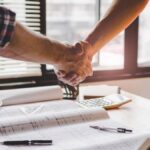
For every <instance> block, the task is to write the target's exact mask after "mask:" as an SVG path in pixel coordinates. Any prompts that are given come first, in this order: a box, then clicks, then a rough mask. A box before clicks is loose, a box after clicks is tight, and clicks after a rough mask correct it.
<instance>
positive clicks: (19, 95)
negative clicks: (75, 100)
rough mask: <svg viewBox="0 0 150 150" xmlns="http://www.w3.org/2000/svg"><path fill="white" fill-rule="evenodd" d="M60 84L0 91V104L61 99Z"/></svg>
mask: <svg viewBox="0 0 150 150" xmlns="http://www.w3.org/2000/svg"><path fill="white" fill-rule="evenodd" d="M62 98H63V93H62V90H61V87H60V86H46V87H34V88H23V89H12V90H2V91H0V102H1V105H3V106H6V105H15V104H24V103H33V102H40V101H48V100H57V99H62Z"/></svg>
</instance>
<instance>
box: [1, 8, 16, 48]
mask: <svg viewBox="0 0 150 150" xmlns="http://www.w3.org/2000/svg"><path fill="white" fill-rule="evenodd" d="M15 17H16V14H15V13H14V12H12V11H11V10H9V9H7V8H4V7H0V47H5V46H6V45H7V44H8V43H9V42H10V40H11V37H12V33H13V31H14V26H15Z"/></svg>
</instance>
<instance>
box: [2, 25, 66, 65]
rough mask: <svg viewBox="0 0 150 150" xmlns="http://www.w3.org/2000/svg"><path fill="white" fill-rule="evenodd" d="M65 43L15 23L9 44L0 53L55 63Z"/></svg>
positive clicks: (21, 58) (6, 55)
mask: <svg viewBox="0 0 150 150" xmlns="http://www.w3.org/2000/svg"><path fill="white" fill-rule="evenodd" d="M63 50H66V47H65V45H63V44H61V43H59V42H56V41H54V40H50V39H48V38H46V37H45V36H42V35H40V34H37V33H34V32H32V31H30V30H28V29H27V28H26V27H24V26H22V25H21V24H20V23H16V26H15V31H14V33H13V36H12V39H11V41H10V44H9V45H8V46H6V47H5V48H4V49H3V50H1V51H0V55H1V56H4V57H8V58H13V59H19V60H25V61H31V62H37V63H49V64H56V63H58V62H59V60H60V59H62V57H63V56H61V55H62V54H63V53H64V52H65V51H64V52H63Z"/></svg>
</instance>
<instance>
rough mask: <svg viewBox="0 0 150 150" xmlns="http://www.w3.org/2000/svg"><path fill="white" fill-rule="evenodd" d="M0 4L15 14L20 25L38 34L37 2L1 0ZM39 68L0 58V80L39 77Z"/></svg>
mask: <svg viewBox="0 0 150 150" xmlns="http://www.w3.org/2000/svg"><path fill="white" fill-rule="evenodd" d="M0 4H1V5H4V6H5V7H7V8H9V9H11V10H13V11H14V12H16V14H17V17H16V18H17V20H18V21H20V22H22V24H24V25H26V26H29V27H30V28H31V29H32V30H35V31H37V32H40V3H39V2H38V1H28V0H19V1H18V0H13V1H11V0H1V1H0ZM40 68H41V66H40V65H39V64H34V63H29V62H24V61H17V60H12V59H6V58H3V57H1V58H0V78H16V77H28V76H40V75H41V69H40Z"/></svg>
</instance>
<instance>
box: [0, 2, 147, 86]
mask: <svg viewBox="0 0 150 150" xmlns="http://www.w3.org/2000/svg"><path fill="white" fill-rule="evenodd" d="M111 2H112V0H19V1H17V0H13V1H11V0H0V4H1V5H5V6H7V7H9V8H10V9H12V10H14V11H16V12H17V19H18V20H19V21H21V22H22V23H23V24H25V25H27V26H29V27H30V28H31V29H32V30H35V31H37V32H42V33H44V34H45V33H46V35H47V36H48V37H50V38H54V39H56V40H59V41H62V42H66V43H68V42H69V43H75V42H77V41H80V40H82V39H84V37H86V36H87V34H88V33H89V32H90V31H91V29H92V28H93V27H94V25H95V24H96V22H97V21H98V20H100V19H101V17H102V16H103V15H104V13H105V11H106V10H107V8H108V7H109V6H110V5H111ZM149 7H150V4H149V5H148V6H147V9H146V10H145V11H144V12H143V13H142V15H141V16H140V18H139V19H138V18H137V19H136V20H135V21H134V22H133V23H132V24H131V25H130V26H129V27H128V28H127V29H126V30H125V31H124V32H122V33H120V34H119V35H118V36H116V37H115V38H114V39H113V40H112V41H111V42H109V43H108V44H107V45H106V46H105V47H103V48H102V50H100V53H97V54H96V55H95V57H94V59H93V68H94V75H93V76H92V77H89V78H87V79H86V82H87V81H100V80H108V79H122V78H132V77H141V76H149V74H150V68H149V67H150V63H149V59H150V58H149V55H148V54H149V43H150V42H149V39H150V38H149V34H148V33H149V32H150V29H149V24H150V23H149V20H148V19H147V18H148V16H149V15H150V14H149V12H148V11H149ZM145 33H146V34H145ZM0 68H1V70H0V71H1V72H0V81H1V83H5V82H7V83H8V82H11V81H14V80H13V79H12V78H16V77H17V80H15V81H18V80H19V81H20V82H21V84H22V82H32V83H34V84H35V85H45V84H56V83H57V78H56V76H55V75H54V72H53V67H52V66H51V65H38V64H34V63H27V62H21V61H14V60H10V59H4V58H0ZM18 70H19V72H18ZM2 78H5V79H4V80H2ZM6 78H7V79H6ZM8 78H9V80H8ZM6 80H7V81H6Z"/></svg>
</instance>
